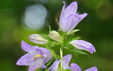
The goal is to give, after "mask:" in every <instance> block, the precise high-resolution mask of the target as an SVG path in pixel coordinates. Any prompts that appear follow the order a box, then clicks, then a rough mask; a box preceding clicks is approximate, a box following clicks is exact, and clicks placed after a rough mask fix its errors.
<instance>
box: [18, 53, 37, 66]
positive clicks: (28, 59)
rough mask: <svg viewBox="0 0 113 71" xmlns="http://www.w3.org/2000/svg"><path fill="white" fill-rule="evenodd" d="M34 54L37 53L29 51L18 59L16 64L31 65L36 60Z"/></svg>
mask: <svg viewBox="0 0 113 71" xmlns="http://www.w3.org/2000/svg"><path fill="white" fill-rule="evenodd" d="M34 56H35V54H30V53H27V54H25V55H23V56H22V57H21V58H20V59H19V60H18V61H17V63H16V65H25V66H28V65H31V64H33V62H34Z"/></svg>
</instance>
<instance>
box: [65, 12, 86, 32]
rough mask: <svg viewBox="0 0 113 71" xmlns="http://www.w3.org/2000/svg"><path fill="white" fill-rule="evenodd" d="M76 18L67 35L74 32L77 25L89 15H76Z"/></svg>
mask: <svg viewBox="0 0 113 71" xmlns="http://www.w3.org/2000/svg"><path fill="white" fill-rule="evenodd" d="M75 16H76V18H75V19H74V21H73V24H72V25H71V28H70V29H69V31H68V32H67V33H69V32H70V31H72V30H73V29H74V28H75V27H76V26H77V24H78V23H79V22H80V21H81V20H83V19H84V18H85V17H86V16H87V13H84V14H80V15H78V14H75Z"/></svg>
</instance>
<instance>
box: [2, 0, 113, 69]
mask: <svg viewBox="0 0 113 71" xmlns="http://www.w3.org/2000/svg"><path fill="white" fill-rule="evenodd" d="M72 1H74V0H65V2H66V5H68V4H70V3H71V2H72ZM76 1H77V2H78V7H79V8H78V13H84V12H86V13H88V16H87V17H86V18H85V19H84V20H83V21H81V22H80V23H79V24H78V25H77V27H76V28H77V29H80V30H81V31H79V32H77V33H76V35H77V36H81V39H83V40H87V41H89V42H91V43H92V44H93V45H94V46H95V48H96V50H97V52H96V53H95V54H93V55H91V58H89V57H88V56H84V55H78V57H76V55H74V54H73V58H72V60H71V62H75V63H77V64H78V65H80V67H81V68H82V69H83V70H85V69H87V68H89V67H92V66H97V68H98V70H99V71H113V0H76ZM35 4H41V5H43V6H44V7H45V8H46V10H47V16H46V20H45V24H44V25H45V26H43V28H42V29H40V30H34V29H32V28H29V27H27V26H26V24H25V23H24V18H25V17H24V16H25V11H26V8H27V7H28V6H32V5H35ZM62 5H63V3H62V0H0V71H27V70H28V68H26V67H22V66H16V61H17V60H18V58H20V57H21V56H22V55H23V54H25V53H26V52H24V51H23V50H22V49H21V45H20V43H21V41H22V40H24V41H26V42H28V43H29V44H32V45H36V44H33V43H32V42H30V41H29V39H28V36H29V35H30V34H36V33H39V34H48V33H49V28H48V26H51V28H52V30H57V29H58V25H57V22H56V21H55V19H56V18H57V19H59V16H60V11H61V9H62ZM37 23H38V22H37ZM54 50H56V51H57V52H56V53H57V54H59V52H58V51H59V47H58V46H56V47H54ZM70 53H71V51H69V50H66V49H65V50H64V54H70Z"/></svg>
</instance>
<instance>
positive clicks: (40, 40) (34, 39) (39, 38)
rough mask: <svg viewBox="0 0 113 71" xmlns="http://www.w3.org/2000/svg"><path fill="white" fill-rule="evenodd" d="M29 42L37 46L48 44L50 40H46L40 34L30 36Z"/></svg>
mask: <svg viewBox="0 0 113 71" xmlns="http://www.w3.org/2000/svg"><path fill="white" fill-rule="evenodd" d="M29 40H30V41H31V42H34V43H36V44H46V43H47V42H48V40H46V39H44V38H43V37H42V36H40V35H39V34H32V35H30V36H29Z"/></svg>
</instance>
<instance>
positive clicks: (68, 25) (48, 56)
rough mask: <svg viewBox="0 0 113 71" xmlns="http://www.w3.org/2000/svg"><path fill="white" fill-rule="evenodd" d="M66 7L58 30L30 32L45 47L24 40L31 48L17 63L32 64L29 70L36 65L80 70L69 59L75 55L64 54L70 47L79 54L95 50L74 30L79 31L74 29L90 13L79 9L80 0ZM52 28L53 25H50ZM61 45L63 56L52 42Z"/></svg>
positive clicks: (51, 70)
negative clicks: (57, 52) (46, 32)
mask: <svg viewBox="0 0 113 71" xmlns="http://www.w3.org/2000/svg"><path fill="white" fill-rule="evenodd" d="M63 3H64V5H63V8H62V11H61V15H60V19H59V22H58V23H59V30H58V31H55V30H53V31H51V30H50V31H49V34H48V35H45V34H31V35H30V36H29V40H30V41H31V42H33V43H36V44H40V45H42V46H43V47H38V46H32V45H29V44H27V43H26V42H25V41H22V42H21V47H22V49H23V50H24V51H26V52H28V53H27V54H25V55H23V56H22V57H21V58H20V59H19V60H18V61H17V63H16V64H17V65H25V66H29V71H35V70H36V69H44V70H45V71H81V68H80V67H79V65H77V64H76V63H71V65H70V66H69V62H70V60H71V58H72V55H71V54H68V55H65V56H64V57H63V51H62V50H63V49H68V50H69V51H73V52H75V53H78V54H87V52H84V51H88V52H89V53H91V54H93V53H94V52H96V49H95V47H94V46H93V45H92V44H91V43H90V42H87V41H85V40H80V38H79V37H77V36H75V35H74V34H75V33H76V32H77V31H79V30H78V29H74V28H75V27H76V25H77V24H78V23H79V22H80V21H81V20H82V19H84V18H85V17H86V16H87V13H84V14H78V13H77V8H78V7H77V2H76V1H75V2H72V3H71V4H70V5H69V6H67V7H65V2H63ZM50 29H51V28H50ZM56 45H59V47H60V57H59V56H58V55H57V54H56V53H55V51H54V50H53V49H52V47H53V46H56ZM85 71H97V68H96V67H95V66H94V67H91V68H89V69H86V70H85Z"/></svg>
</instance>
